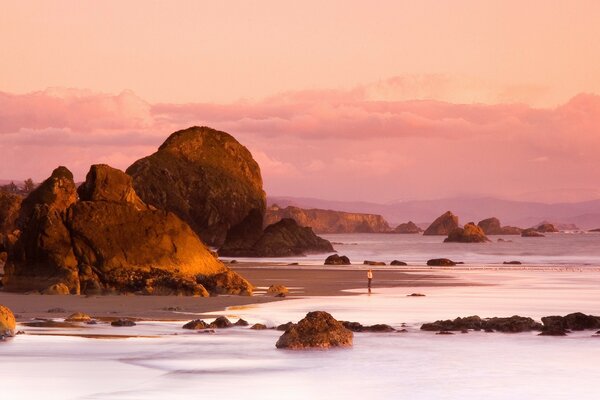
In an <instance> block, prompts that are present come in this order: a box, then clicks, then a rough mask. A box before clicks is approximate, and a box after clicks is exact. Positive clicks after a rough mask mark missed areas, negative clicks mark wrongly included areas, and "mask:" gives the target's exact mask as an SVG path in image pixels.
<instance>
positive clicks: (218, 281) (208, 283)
mask: <svg viewBox="0 0 600 400" xmlns="http://www.w3.org/2000/svg"><path fill="white" fill-rule="evenodd" d="M196 281H197V282H198V283H200V284H202V286H204V287H205V288H206V289H207V290H209V291H210V292H211V293H215V294H237V295H242V296H250V295H252V291H253V290H254V286H252V284H251V283H250V282H248V281H247V280H246V279H244V278H243V277H242V276H240V275H239V274H237V273H235V272H233V271H231V270H229V269H228V270H225V271H222V272H219V273H216V274H208V275H207V274H199V275H197V276H196Z"/></svg>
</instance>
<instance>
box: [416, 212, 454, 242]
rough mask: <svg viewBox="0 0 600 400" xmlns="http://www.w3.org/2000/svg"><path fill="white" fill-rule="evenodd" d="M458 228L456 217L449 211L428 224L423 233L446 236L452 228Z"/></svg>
mask: <svg viewBox="0 0 600 400" xmlns="http://www.w3.org/2000/svg"><path fill="white" fill-rule="evenodd" d="M455 228H458V217H457V216H456V215H454V214H452V212H450V211H446V212H445V213H444V214H442V215H440V216H439V217H438V218H437V219H436V220H435V221H433V222H432V223H431V225H429V227H428V228H427V229H425V232H423V235H444V236H447V235H448V234H450V232H452V230H453V229H455Z"/></svg>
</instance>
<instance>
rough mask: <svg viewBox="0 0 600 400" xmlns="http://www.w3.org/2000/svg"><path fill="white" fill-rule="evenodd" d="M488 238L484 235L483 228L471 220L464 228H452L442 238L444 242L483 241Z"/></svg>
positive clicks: (487, 240)
mask: <svg viewBox="0 0 600 400" xmlns="http://www.w3.org/2000/svg"><path fill="white" fill-rule="evenodd" d="M489 241H490V240H489V239H488V238H487V236H485V233H483V230H482V229H481V228H480V227H478V226H477V225H475V224H474V223H472V222H469V223H468V224H466V225H465V226H464V228H454V229H453V230H452V231H450V233H449V234H448V237H447V238H446V239H445V240H444V243H450V242H458V243H484V242H489Z"/></svg>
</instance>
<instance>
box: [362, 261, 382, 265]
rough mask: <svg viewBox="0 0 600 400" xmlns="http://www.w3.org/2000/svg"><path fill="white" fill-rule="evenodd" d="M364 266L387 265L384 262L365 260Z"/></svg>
mask: <svg viewBox="0 0 600 400" xmlns="http://www.w3.org/2000/svg"><path fill="white" fill-rule="evenodd" d="M363 265H372V266H382V265H385V263H384V262H383V261H369V260H365V261H363Z"/></svg>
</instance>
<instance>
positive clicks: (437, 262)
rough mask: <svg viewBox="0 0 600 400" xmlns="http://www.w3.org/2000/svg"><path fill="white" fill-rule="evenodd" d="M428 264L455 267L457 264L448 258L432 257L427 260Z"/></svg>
mask: <svg viewBox="0 0 600 400" xmlns="http://www.w3.org/2000/svg"><path fill="white" fill-rule="evenodd" d="M427 265H429V266H430V267H453V266H455V265H456V262H454V261H452V260H450V259H448V258H432V259H431V260H427Z"/></svg>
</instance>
